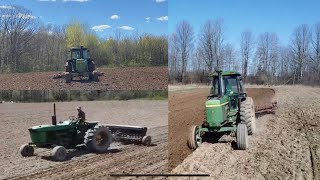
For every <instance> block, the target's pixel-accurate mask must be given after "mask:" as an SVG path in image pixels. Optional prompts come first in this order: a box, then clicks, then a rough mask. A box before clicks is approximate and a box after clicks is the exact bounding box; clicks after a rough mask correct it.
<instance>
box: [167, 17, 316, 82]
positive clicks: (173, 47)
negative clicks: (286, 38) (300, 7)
mask: <svg viewBox="0 0 320 180" xmlns="http://www.w3.org/2000/svg"><path fill="white" fill-rule="evenodd" d="M239 36H240V42H239V44H237V45H235V44H231V43H228V42H227V41H226V36H225V25H224V21H223V19H213V20H207V21H206V22H205V23H204V24H203V25H202V26H201V28H200V31H199V32H198V33H197V36H196V35H195V32H194V29H193V26H192V25H191V24H190V23H189V22H188V21H185V20H184V21H181V22H179V23H178V24H177V25H176V30H175V32H173V33H172V34H170V36H169V64H168V66H169V81H170V82H171V83H181V82H182V83H208V82H209V80H210V78H209V75H210V74H211V73H213V72H214V69H215V67H217V68H218V69H221V70H234V71H238V72H240V73H242V76H243V79H244V81H245V82H247V83H256V84H310V85H319V84H320V22H319V23H315V24H314V25H312V26H310V25H308V24H302V25H299V26H297V27H296V28H295V29H293V32H292V35H291V38H290V42H289V43H288V44H286V45H282V44H281V43H280V40H279V36H278V35H277V34H276V33H272V32H265V33H262V34H258V35H256V36H255V35H254V33H253V32H252V31H250V30H244V31H243V32H241V33H240V34H239ZM237 46H238V48H236V47H237Z"/></svg>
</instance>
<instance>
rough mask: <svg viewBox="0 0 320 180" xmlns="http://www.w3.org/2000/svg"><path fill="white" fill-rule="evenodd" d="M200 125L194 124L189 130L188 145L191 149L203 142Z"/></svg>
mask: <svg viewBox="0 0 320 180" xmlns="http://www.w3.org/2000/svg"><path fill="white" fill-rule="evenodd" d="M198 134H199V127H198V126H196V125H192V126H191V127H190V131H189V137H188V146H189V148H190V149H193V150H195V149H197V148H198V147H199V145H200V143H201V137H199V135H198Z"/></svg>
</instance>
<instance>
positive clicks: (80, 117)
mask: <svg viewBox="0 0 320 180" xmlns="http://www.w3.org/2000/svg"><path fill="white" fill-rule="evenodd" d="M77 111H78V119H79V120H80V122H81V123H83V122H84V121H85V119H86V114H85V113H84V112H83V111H82V109H81V107H80V106H78V107H77Z"/></svg>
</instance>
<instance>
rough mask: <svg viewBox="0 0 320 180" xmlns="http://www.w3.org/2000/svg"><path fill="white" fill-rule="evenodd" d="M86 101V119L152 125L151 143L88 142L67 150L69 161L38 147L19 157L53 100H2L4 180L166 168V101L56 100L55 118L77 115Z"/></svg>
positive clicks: (90, 176) (85, 176)
mask: <svg viewBox="0 0 320 180" xmlns="http://www.w3.org/2000/svg"><path fill="white" fill-rule="evenodd" d="M79 105H80V106H82V108H83V109H84V111H85V113H86V118H87V119H88V121H99V124H123V125H135V126H146V127H148V132H147V134H148V135H150V136H151V137H152V142H153V145H152V146H148V147H146V146H140V145H122V144H120V143H113V144H111V147H110V150H109V151H108V152H106V153H103V154H93V153H88V152H87V150H86V149H85V148H84V147H82V148H81V147H79V148H78V149H71V150H68V160H67V161H64V162H54V161H51V160H50V150H48V149H43V148H38V149H36V150H35V154H36V155H35V156H33V157H26V158H24V157H21V156H20V154H19V153H18V149H19V147H20V145H22V144H25V143H28V142H29V141H30V137H29V133H28V128H29V127H31V126H34V125H40V124H49V123H50V121H51V120H50V119H51V118H50V117H51V115H52V112H53V109H52V103H26V104H0V116H1V121H0V127H1V129H2V131H1V132H0V133H1V137H2V138H1V139H0V147H1V148H0V151H1V152H0V154H1V155H0V169H1V170H2V172H1V173H0V179H3V178H9V179H101V178H103V179H112V178H113V177H110V173H123V172H126V173H164V172H167V169H168V168H167V163H168V160H167V159H168V156H167V137H168V128H167V124H168V121H167V107H168V105H167V102H166V101H148V100H130V101H90V102H63V103H56V106H57V120H58V121H60V120H63V119H67V118H68V116H72V115H76V110H75V107H76V106H79Z"/></svg>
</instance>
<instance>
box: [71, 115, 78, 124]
mask: <svg viewBox="0 0 320 180" xmlns="http://www.w3.org/2000/svg"><path fill="white" fill-rule="evenodd" d="M69 119H70V120H71V122H70V124H71V123H73V122H76V121H78V120H79V119H78V118H77V117H75V116H69Z"/></svg>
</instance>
